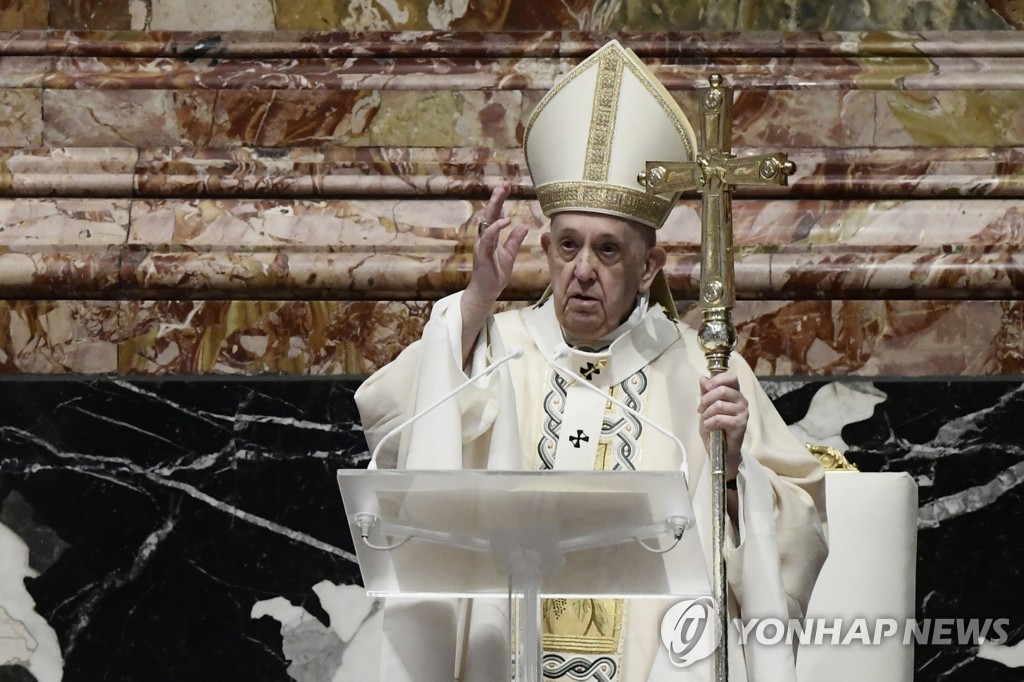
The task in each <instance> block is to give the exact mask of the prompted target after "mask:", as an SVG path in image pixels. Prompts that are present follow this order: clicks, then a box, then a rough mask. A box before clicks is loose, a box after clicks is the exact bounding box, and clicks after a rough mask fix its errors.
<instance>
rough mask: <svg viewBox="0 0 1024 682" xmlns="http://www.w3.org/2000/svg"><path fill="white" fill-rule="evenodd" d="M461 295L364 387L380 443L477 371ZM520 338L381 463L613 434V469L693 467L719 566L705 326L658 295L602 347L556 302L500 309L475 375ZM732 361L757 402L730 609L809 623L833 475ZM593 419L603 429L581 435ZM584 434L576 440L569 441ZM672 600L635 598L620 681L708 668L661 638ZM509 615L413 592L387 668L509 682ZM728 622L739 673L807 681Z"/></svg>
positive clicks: (565, 461) (559, 460) (501, 466)
mask: <svg viewBox="0 0 1024 682" xmlns="http://www.w3.org/2000/svg"><path fill="white" fill-rule="evenodd" d="M460 296H461V295H460V294H455V295H453V296H450V297H448V298H446V299H444V300H442V301H439V302H438V303H437V304H436V305H435V307H434V311H433V314H432V316H431V320H430V321H429V322H428V324H427V326H426V328H425V329H424V334H423V338H422V339H421V340H420V341H419V342H417V343H415V344H413V345H411V346H410V347H409V348H407V349H406V350H405V351H403V352H402V353H401V355H400V356H399V357H398V358H396V359H395V361H394V362H392V363H391V364H389V365H387V366H386V367H384V368H382V369H381V370H380V371H378V372H377V373H375V374H374V375H373V376H371V377H370V378H369V379H367V381H366V382H364V384H363V385H362V386H361V387H360V389H359V390H358V391H357V392H356V402H357V405H358V407H359V411H360V414H361V417H362V423H363V428H364V431H365V433H366V438H367V441H368V443H369V445H370V447H371V449H373V448H375V447H376V445H377V443H378V442H379V441H380V440H381V439H382V438H383V437H384V436H385V435H386V434H387V433H388V432H389V431H391V430H392V429H393V428H394V427H396V426H397V425H399V424H400V423H401V422H402V421H404V420H405V419H406V418H408V417H409V416H410V415H412V414H413V413H415V411H416V410H418V409H423V408H424V407H426V406H428V405H431V404H433V402H434V401H435V400H437V399H438V398H439V397H440V396H443V395H444V394H445V393H446V392H448V391H450V390H451V389H453V388H454V387H455V386H457V385H459V384H460V383H462V382H464V381H466V379H467V378H468V376H467V374H466V373H465V372H464V368H463V366H462V357H463V355H462V348H461V337H462V320H461V315H460ZM520 348H521V349H522V350H523V357H522V358H521V359H518V360H513V361H512V362H510V363H508V364H506V365H504V366H503V367H502V368H501V369H500V370H498V371H497V372H495V373H493V374H491V375H490V376H488V377H487V378H485V379H482V380H480V381H479V382H478V383H477V384H474V385H473V386H471V387H469V388H467V389H466V390H464V391H462V392H461V393H459V394H458V395H457V396H456V397H454V398H453V399H451V400H449V401H447V402H446V403H444V404H443V405H441V406H440V407H438V408H437V410H435V411H434V412H432V413H431V415H430V417H428V418H426V419H421V420H419V421H417V422H414V423H413V425H412V426H410V427H409V428H407V429H406V430H405V431H404V432H403V433H402V434H401V437H400V438H392V439H390V440H389V442H388V443H386V445H387V446H388V447H385V448H382V449H381V452H380V453H379V454H378V456H377V458H376V460H375V461H374V462H373V463H371V466H376V467H380V468H395V467H399V468H410V469H460V468H467V469H498V470H510V469H538V468H541V469H546V468H557V469H594V468H595V461H594V458H595V449H596V448H597V443H598V441H599V440H600V441H603V442H604V443H605V449H604V451H603V452H602V454H601V457H602V458H604V466H603V467H598V468H609V469H610V468H616V469H639V470H645V471H659V470H660V471H665V470H680V469H682V470H684V471H685V472H686V473H687V478H688V482H689V486H690V494H691V498H692V499H691V502H692V504H693V508H694V513H695V515H696V519H697V529H698V531H699V533H700V537H701V542H702V544H703V546H704V552H705V559H706V561H707V562H708V574H709V575H713V573H712V572H711V569H710V560H711V555H712V554H711V544H710V542H711V532H710V529H711V494H710V467H709V466H708V456H707V453H706V451H705V448H704V445H703V442H702V440H701V438H700V434H699V431H698V415H697V404H698V400H699V397H700V386H699V382H698V379H699V377H700V376H705V375H706V374H707V369H706V367H707V365H706V360H705V358H704V355H703V353H702V352H701V350H700V346H699V343H698V340H697V336H696V333H695V332H694V331H693V330H692V329H690V328H689V327H687V326H686V325H683V324H680V323H677V322H674V321H672V320H671V319H669V318H668V317H667V316H666V315H665V313H664V309H663V308H661V307H660V306H654V307H652V309H651V310H649V311H648V312H647V313H646V314H645V315H644V316H643V318H642V319H641V320H640V321H639V322H638V323H637V324H636V326H634V327H633V328H632V329H630V330H629V331H628V332H626V333H625V334H623V335H622V336H620V337H619V338H618V339H616V340H615V341H614V342H613V343H612V344H611V346H610V347H609V348H608V349H606V350H605V351H603V352H584V351H579V350H576V349H567V348H566V346H565V344H564V342H563V340H562V334H561V330H560V328H559V326H558V324H557V321H556V319H555V316H554V312H553V303H552V302H551V301H550V300H548V301H547V302H545V303H543V304H538V305H536V306H534V307H532V308H528V309H524V310H517V311H510V312H505V313H500V314H498V315H495V316H493V317H491V318H489V320H488V323H487V325H486V328H485V329H484V331H483V332H481V334H480V337H479V338H478V339H477V341H476V345H475V347H474V348H473V349H471V365H472V366H471V368H470V372H471V373H475V372H477V371H479V370H481V369H483V368H484V367H485V366H486V365H487V364H488V363H490V362H493V361H494V360H496V359H499V358H501V357H503V356H505V355H506V354H507V353H509V352H511V351H512V350H513V349H520ZM552 364H557V365H558V366H560V367H566V368H571V369H572V371H574V372H576V373H580V374H585V375H587V376H588V377H589V380H590V382H591V383H592V384H593V385H594V386H597V387H598V388H601V389H602V390H605V391H608V390H611V391H612V392H613V393H612V394H613V395H614V396H615V397H616V398H618V399H619V400H622V401H623V402H625V403H626V404H628V405H630V406H631V407H633V408H634V409H636V410H637V411H639V412H640V413H641V414H643V415H644V416H645V417H646V418H647V419H649V420H651V421H652V422H654V423H656V424H659V425H661V426H662V427H664V428H666V429H668V430H670V431H671V432H672V433H674V434H675V435H676V436H677V437H678V438H679V439H680V440H681V441H682V443H683V445H684V446H685V448H686V452H685V453H682V452H680V451H679V448H678V446H677V445H676V444H675V443H674V442H673V441H672V440H671V439H669V438H667V437H666V436H664V435H663V434H659V433H658V432H657V431H656V430H655V429H653V428H650V427H649V426H645V424H644V423H643V422H642V421H640V420H636V419H635V418H633V417H632V416H629V415H628V414H624V411H622V410H619V411H618V413H614V412H613V413H612V414H610V415H609V414H608V413H606V405H605V404H604V403H605V402H606V401H604V400H602V399H601V397H600V396H597V395H595V394H594V393H593V392H592V391H589V390H585V389H583V388H582V387H577V386H574V383H576V382H574V381H573V380H571V379H569V380H566V379H565V377H564V376H559V375H558V374H557V373H556V372H555V371H554V370H553V369H552ZM730 367H731V368H734V369H735V371H736V372H737V374H738V376H739V381H740V388H741V391H742V392H743V395H744V396H745V397H746V398H747V401H748V403H749V410H750V417H749V421H748V424H747V430H746V434H745V436H744V442H743V460H742V463H741V465H740V469H739V478H738V489H739V508H740V511H739V517H740V518H738V519H736V520H735V525H736V527H738V537H736V535H737V534H735V533H734V534H732V537H730V539H729V547H727V548H726V557H727V565H728V581H729V587H730V592H731V596H732V599H731V600H730V601H731V613H730V618H743V619H749V618H753V617H775V618H781V619H787V618H798V619H799V618H802V617H803V615H804V609H805V608H806V606H807V602H808V600H809V598H810V594H811V589H812V587H813V586H814V581H815V579H816V578H817V575H818V571H819V569H820V568H821V565H822V563H823V562H824V560H825V555H826V553H827V549H826V540H825V519H824V513H825V512H824V510H825V500H824V473H823V470H822V467H821V465H820V463H819V462H818V461H817V460H816V458H814V457H813V456H812V455H810V454H809V453H808V452H807V450H806V449H805V448H804V447H803V445H802V444H801V443H800V442H799V441H797V440H796V439H795V438H794V436H793V435H792V434H791V433H790V431H789V429H788V428H787V427H786V425H785V423H784V422H783V421H782V419H781V417H780V416H779V415H778V413H777V412H776V410H775V408H774V406H773V405H772V404H771V402H770V400H769V398H768V396H767V395H766V394H765V393H764V390H763V389H762V388H761V387H760V385H759V384H758V382H757V380H756V378H755V377H754V375H753V373H752V371H751V370H750V368H749V366H748V365H747V364H746V362H745V361H744V360H743V358H742V357H741V356H739V355H738V354H733V356H732V359H731V361H730ZM616 409H618V408H616ZM595 430H596V431H599V432H600V438H597V437H594V438H589V440H587V441H581V439H580V438H579V437H578V436H579V435H580V434H581V433H589V434H593V433H594V432H595ZM573 435H575V436H577V437H576V438H575V441H574V443H573V447H569V446H568V445H567V441H569V440H570V439H569V436H573ZM581 445H582V447H580V446H581ZM609 458H614V459H609ZM730 530H731V529H730ZM480 601H481V600H477V602H480ZM665 608H666V604H665V603H659V602H657V601H654V600H639V601H638V600H633V601H630V602H629V603H628V606H627V607H626V611H625V612H626V614H627V615H626V623H627V625H626V628H627V630H628V632H629V633H630V634H629V637H628V638H627V641H626V643H625V645H624V649H623V650H622V652H621V658H620V660H619V666H618V669H617V671H616V676H615V677H614V679H615V680H616V681H621V682H643V681H644V680H650V681H652V682H653V681H657V682H660V681H661V680H710V679H711V677H710V658H709V659H706V660H705V661H703V662H700V663H696V664H694V665H691V666H689V667H686V668H678V667H675V666H673V665H672V664H671V663H670V662H669V660H668V656H667V652H666V650H665V649H664V647H663V646H662V645H661V640H660V635H659V632H660V623H661V617H662V615H663V613H664V610H665ZM504 618H505V616H504V614H503V612H502V611H501V609H500V608H499V607H497V606H495V605H494V604H485V603H480V604H476V603H474V604H473V605H471V606H470V607H468V608H467V607H465V605H463V604H458V603H454V602H442V603H436V604H424V603H416V604H407V605H403V606H400V607H398V608H395V609H390V610H389V611H388V612H386V613H385V625H384V627H385V644H384V650H383V652H382V656H383V657H384V660H383V663H382V664H383V670H384V671H385V672H384V673H383V674H384V676H382V678H381V679H382V680H388V682H393V681H398V680H409V681H410V682H448V680H451V679H453V678H458V679H461V680H462V681H463V682H478V681H480V682H495V681H496V680H500V679H502V675H503V674H504V666H505V665H507V654H503V653H501V651H502V645H503V642H501V641H500V640H501V639H503V638H504V636H505V635H504V634H503V633H504V630H503V629H502V628H503V627H504V620H503V619H504ZM467 622H468V626H467ZM457 632H459V634H458V635H457V634H456V633H457ZM729 632H730V635H731V636H730V639H731V642H730V656H729V658H730V680H739V681H742V680H748V681H749V682H795V661H794V653H793V648H792V647H791V646H789V645H787V644H786V643H785V641H783V643H782V644H780V645H775V646H767V645H757V644H756V643H754V642H753V639H754V638H753V637H751V638H749V639H748V641H747V643H746V646H743V647H741V646H740V645H739V643H738V641H737V638H736V636H735V635H736V630H735V628H730V631H729ZM456 657H458V660H456ZM453 671H454V672H453ZM565 679H566V680H568V679H579V678H572V677H565ZM595 679H598V678H595Z"/></svg>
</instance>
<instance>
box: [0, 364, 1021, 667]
mask: <svg viewBox="0 0 1024 682" xmlns="http://www.w3.org/2000/svg"><path fill="white" fill-rule="evenodd" d="M357 385H358V381H357V380H313V379H304V380H295V379H283V380H282V379H248V380H242V379H233V380H214V379H209V378H207V379H187V380H180V379H179V380H165V381H153V380H148V381H146V380H130V381H129V380H124V379H109V378H98V379H91V380H71V381H68V380H52V381H41V380H28V381H25V380H16V379H6V380H4V381H3V390H2V391H0V475H2V481H3V486H2V487H0V549H2V551H3V553H2V556H3V557H4V558H5V561H4V562H3V563H2V566H0V585H2V589H0V599H2V602H0V607H2V611H0V623H2V624H3V627H4V628H5V630H6V631H10V632H12V633H15V634H16V635H17V636H18V637H19V638H18V640H16V641H19V642H21V643H23V644H24V646H23V647H22V648H21V649H18V650H16V651H12V653H13V656H12V657H11V658H10V659H9V660H8V664H9V665H8V667H7V668H3V669H0V672H2V673H3V674H6V675H11V676H14V675H21V677H14V679H29V678H27V677H26V675H28V674H31V675H32V678H34V679H36V680H37V681H38V682H57V681H58V680H61V679H63V680H66V681H67V682H74V681H77V680H96V679H104V678H106V679H129V680H139V679H145V680H152V681H153V682H164V681H165V680H166V681H168V682H169V681H171V680H175V681H177V680H181V679H189V680H210V681H211V682H212V681H214V680H222V679H238V678H239V677H242V678H246V679H254V680H255V679H259V680H267V681H268V682H278V681H280V682H291V681H292V680H296V681H299V682H323V681H324V680H331V679H341V680H361V681H363V680H365V681H373V680H376V679H377V676H376V674H375V663H376V658H375V654H376V652H378V651H379V639H378V638H379V627H380V620H379V609H378V607H377V606H376V605H375V604H374V603H373V601H372V600H369V599H366V598H365V597H363V596H361V594H360V591H359V589H358V587H356V586H355V585H356V583H357V581H358V580H359V579H360V575H359V571H358V566H357V564H356V562H355V560H354V556H353V545H352V541H351V538H350V537H349V535H348V532H347V528H346V526H345V524H344V522H343V518H344V510H343V506H342V503H341V499H340V496H339V493H338V489H337V485H336V482H335V472H336V470H338V469H342V468H344V469H350V468H359V467H362V466H365V464H366V460H367V456H368V453H367V450H366V446H365V443H364V442H363V441H362V433H361V429H360V428H359V424H358V416H357V414H356V411H355V407H354V404H353V400H352V393H353V391H354V389H355V388H356V386H357ZM764 386H765V388H766V390H767V391H768V393H769V395H770V396H771V397H772V399H773V401H774V403H775V404H776V406H777V407H778V409H779V411H780V413H781V414H782V416H783V418H784V419H785V420H786V421H787V423H789V424H790V425H791V429H793V431H794V433H795V434H796V435H797V436H798V437H800V438H801V439H803V440H808V441H811V442H816V443H827V444H830V445H833V446H834V447H837V448H839V449H840V450H841V451H844V452H846V453H847V455H848V457H849V458H850V459H851V460H852V461H854V462H855V463H857V464H858V465H859V466H860V467H861V468H862V469H863V470H865V471H906V472H909V473H910V474H911V475H912V476H913V477H914V479H915V481H916V482H917V484H918V486H919V498H920V508H919V515H918V567H919V568H918V573H917V586H918V600H917V613H916V616H917V617H918V618H932V619H934V618H982V619H985V618H987V619H997V618H999V619H1006V622H1007V626H1006V628H1005V630H1006V636H1007V637H1008V641H1007V642H1006V643H1005V644H1004V645H1001V646H1000V645H993V644H991V643H989V642H985V643H981V644H979V643H977V642H970V643H954V644H949V645H919V646H918V647H917V652H916V659H915V660H916V668H917V670H916V675H915V680H916V681H917V682H956V681H958V680H979V679H984V680H986V681H991V682H1011V681H1016V680H1019V678H1020V666H1021V663H1022V661H1021V657H1020V655H1019V648H1020V645H1019V642H1020V641H1021V638H1022V636H1024V622H1022V621H1021V614H1022V613H1024V601H1022V600H1024V595H1022V594H1021V592H1020V591H1019V590H1018V589H1016V588H1017V582H1018V580H1019V576H1018V574H1017V572H1016V570H1015V568H1016V567H1018V566H1020V565H1021V562H1022V561H1024V556H1022V555H1021V551H1022V550H1021V545H1020V543H1019V542H1017V541H1016V535H1015V530H1014V528H1016V525H1015V520H1016V519H1017V518H1019V516H1020V515H1021V513H1022V511H1024V498H1022V495H1021V491H1022V490H1024V467H1022V456H1024V442H1022V440H1021V437H1020V433H1019V429H1018V428H1016V427H1017V424H1018V423H1019V420H1020V414H1021V410H1022V409H1024V404H1022V401H1024V386H1022V385H1021V382H1020V379H1019V378H1017V379H1012V380H1002V381H959V382H957V381H936V380H921V379H916V380H904V381H888V380H885V379H884V378H879V379H877V380H874V381H866V380H860V381H845V382H835V381H829V380H821V381H807V380H799V381H779V380H769V381H765V382H764ZM848 475H856V474H848ZM979 575H984V576H985V579H984V580H979V579H978V576H979ZM197 608H201V611H202V613H201V614H197V611H196V609H197ZM200 615H201V617H200ZM652 636H654V633H652ZM114 650H116V651H117V655H116V656H113V655H111V651H114ZM183 651H187V652H188V655H182V652H183ZM382 682H384V681H382Z"/></svg>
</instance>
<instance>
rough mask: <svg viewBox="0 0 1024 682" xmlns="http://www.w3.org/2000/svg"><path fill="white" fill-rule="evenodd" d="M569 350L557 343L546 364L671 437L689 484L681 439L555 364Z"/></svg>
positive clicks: (564, 356)
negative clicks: (552, 356) (679, 455)
mask: <svg viewBox="0 0 1024 682" xmlns="http://www.w3.org/2000/svg"><path fill="white" fill-rule="evenodd" d="M571 352H572V349H571V348H569V346H568V345H567V344H565V343H559V344H558V347H557V348H556V349H555V356H554V358H552V359H550V360H548V364H549V365H551V369H553V370H555V372H557V373H558V374H560V375H561V376H562V378H563V379H570V378H571V379H573V380H574V381H575V382H576V383H580V384H582V385H584V386H586V387H587V388H589V389H590V390H591V391H594V392H595V393H597V394H598V395H599V396H601V397H602V398H603V399H604V400H607V401H610V402H613V403H615V404H616V405H618V406H619V408H620V409H622V410H624V411H625V412H628V413H629V414H631V415H632V416H634V417H636V418H637V419H639V420H640V421H642V422H643V423H645V424H647V425H648V426H650V427H651V428H652V429H654V430H655V431H657V432H658V433H660V434H661V435H663V436H665V437H667V438H670V439H672V442H673V443H675V444H676V447H677V448H679V452H680V454H682V456H683V459H682V461H683V463H684V465H683V467H682V468H681V471H682V472H683V478H684V479H686V485H687V486H689V485H690V476H689V474H688V472H687V469H686V466H685V462H686V446H685V445H683V441H681V440H679V438H678V437H677V436H676V434H674V433H672V432H671V431H669V430H668V429H666V428H664V427H663V426H661V425H659V424H657V423H655V422H653V421H651V420H650V419H648V418H647V417H645V416H644V415H642V414H640V413H639V412H637V411H636V410H635V409H633V408H632V407H630V406H629V405H627V404H626V403H624V402H622V401H621V400H619V399H618V398H615V397H613V396H611V395H610V394H608V393H605V392H604V391H602V390H601V389H599V388H598V387H597V386H594V385H593V384H592V383H590V382H589V381H587V380H586V379H585V378H583V377H582V376H580V375H579V374H577V373H576V372H575V371H573V370H571V369H569V368H567V367H563V366H561V365H559V364H557V363H558V361H560V360H562V359H564V358H566V357H568V356H569V353H571Z"/></svg>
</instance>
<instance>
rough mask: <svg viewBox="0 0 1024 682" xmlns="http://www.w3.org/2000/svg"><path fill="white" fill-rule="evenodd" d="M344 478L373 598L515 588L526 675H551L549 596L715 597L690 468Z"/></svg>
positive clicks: (513, 666)
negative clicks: (545, 639)
mask: <svg viewBox="0 0 1024 682" xmlns="http://www.w3.org/2000/svg"><path fill="white" fill-rule="evenodd" d="M338 483H339V486H340V488H341V495H342V499H343V501H344V504H345V513H346V517H347V520H348V524H349V528H350V530H351V532H352V537H353V541H354V544H355V548H356V554H357V556H358V559H359V566H360V570H361V571H362V576H363V584H364V586H365V587H366V591H367V593H369V594H371V595H374V596H381V597H399V596H400V597H410V596H419V597H474V596H475V597H480V596H489V597H495V596H500V595H508V598H509V606H510V608H509V616H510V626H509V634H510V637H511V639H512V641H511V642H510V644H511V652H512V656H511V657H510V666H509V678H510V679H513V680H516V682H539V680H541V679H542V672H541V620H540V599H541V598H543V597H546V596H564V597H573V596H576V597H595V596H601V597H623V598H624V597H631V598H635V597H666V596H678V597H679V598H683V597H698V596H704V595H707V594H709V593H710V585H709V581H708V575H707V570H706V567H705V562H704V554H703V551H702V549H701V545H700V540H699V537H698V534H697V532H696V531H695V530H693V529H692V526H693V510H692V508H691V506H690V498H689V494H688V492H687V487H686V480H685V478H684V476H683V474H682V473H681V472H610V471H583V472H575V471H573V472H570V471H564V472H562V471H559V472H552V471H440V470H419V471H412V470H399V471H395V470H368V471H362V470H341V471H339V472H338ZM653 634H654V633H652V635H653Z"/></svg>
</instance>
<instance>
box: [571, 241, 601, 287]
mask: <svg viewBox="0 0 1024 682" xmlns="http://www.w3.org/2000/svg"><path fill="white" fill-rule="evenodd" d="M595 272H596V271H595V268H594V254H593V253H591V251H590V249H580V251H579V253H577V254H576V262H575V263H574V267H573V274H574V275H575V276H576V279H578V280H580V281H581V282H589V281H591V280H593V279H594V273H595Z"/></svg>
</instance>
